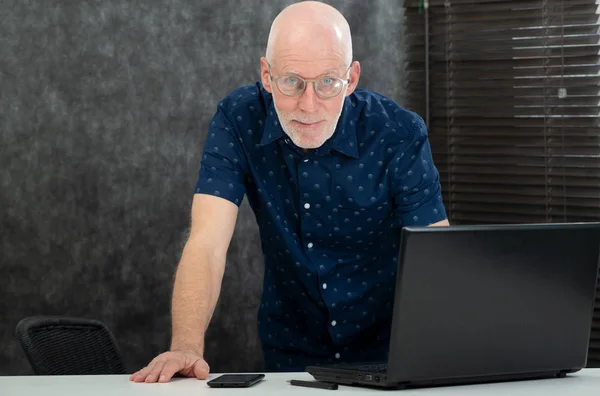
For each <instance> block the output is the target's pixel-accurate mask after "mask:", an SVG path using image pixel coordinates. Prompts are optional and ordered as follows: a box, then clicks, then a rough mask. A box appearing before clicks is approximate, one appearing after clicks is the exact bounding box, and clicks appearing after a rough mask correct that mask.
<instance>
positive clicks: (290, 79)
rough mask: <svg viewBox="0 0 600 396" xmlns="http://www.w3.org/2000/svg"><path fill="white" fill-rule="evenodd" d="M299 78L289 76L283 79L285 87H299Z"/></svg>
mask: <svg viewBox="0 0 600 396" xmlns="http://www.w3.org/2000/svg"><path fill="white" fill-rule="evenodd" d="M298 81H299V80H298V78H297V77H294V76H288V77H285V78H284V79H283V83H284V84H285V85H298Z"/></svg>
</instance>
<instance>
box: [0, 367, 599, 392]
mask: <svg viewBox="0 0 600 396" xmlns="http://www.w3.org/2000/svg"><path fill="white" fill-rule="evenodd" d="M218 375H219V374H211V375H210V377H209V379H213V378H215V377H217V376H218ZM290 379H305V380H312V377H311V376H310V375H309V374H307V373H266V377H265V379H264V380H263V381H262V382H261V383H259V384H257V385H254V386H253V387H251V388H244V389H212V388H210V387H209V386H208V385H206V381H199V380H196V379H194V378H176V379H175V380H173V381H171V382H168V383H164V384H158V383H155V384H145V383H133V382H130V381H129V376H127V375H114V376H110V375H103V376H73V377H69V376H52V377H50V376H49V377H44V376H8V377H0V394H1V395H2V396H17V395H18V396H30V395H31V396H33V395H35V396H40V395H43V396H76V395H77V396H79V395H84V396H131V395H142V394H143V395H144V396H153V395H160V396H166V395H169V396H170V395H176V396H202V395H232V394H236V395H237V394H239V395H247V396H269V395H282V394H283V395H285V396H288V395H289V396H300V395H303V396H306V395H309V393H308V392H311V393H310V394H312V393H313V392H315V393H318V394H320V395H327V394H329V393H330V392H335V393H333V395H335V396H345V395H359V394H362V395H369V396H371V395H378V396H379V395H382V394H384V393H388V392H389V391H381V390H374V389H365V388H358V387H348V386H340V387H339V388H338V390H337V391H331V390H323V389H313V388H306V387H298V386H292V385H290V384H288V383H287V381H288V380H290ZM599 391H600V369H585V370H582V371H580V372H578V373H575V374H572V375H570V376H568V377H567V378H556V379H543V380H535V381H518V382H501V383H494V384H481V385H466V386H449V387H438V388H421V389H411V390H399V391H392V392H393V393H400V394H405V393H410V394H417V395H441V396H458V395H461V396H463V395H467V396H468V395H484V396H500V395H506V396H509V395H510V396H518V395H523V396H535V395H544V396H554V395H556V396H559V395H560V396H563V395H577V396H584V395H590V396H591V395H594V396H596V395H598V392H599ZM328 392H329V393H328ZM382 392H383V393H382Z"/></svg>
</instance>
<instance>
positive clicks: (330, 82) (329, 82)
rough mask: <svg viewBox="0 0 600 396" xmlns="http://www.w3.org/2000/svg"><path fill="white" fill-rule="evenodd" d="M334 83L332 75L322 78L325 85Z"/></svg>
mask: <svg viewBox="0 0 600 396" xmlns="http://www.w3.org/2000/svg"><path fill="white" fill-rule="evenodd" d="M333 83H334V79H333V78H331V77H325V78H322V79H321V84H323V85H332V84H333Z"/></svg>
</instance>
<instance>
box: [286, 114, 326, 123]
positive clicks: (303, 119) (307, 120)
mask: <svg viewBox="0 0 600 396" xmlns="http://www.w3.org/2000/svg"><path fill="white" fill-rule="evenodd" d="M290 121H298V122H301V123H303V124H314V123H316V122H320V121H327V117H319V118H307V117H294V116H291V117H290Z"/></svg>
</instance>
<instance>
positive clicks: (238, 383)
mask: <svg viewBox="0 0 600 396" xmlns="http://www.w3.org/2000/svg"><path fill="white" fill-rule="evenodd" d="M263 378H265V375H264V374H223V375H221V376H220V377H217V378H215V379H212V380H210V381H208V382H207V383H206V384H207V385H208V386H210V387H211V388H248V387H250V386H252V385H254V384H256V383H258V382H260V381H262V379H263Z"/></svg>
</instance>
